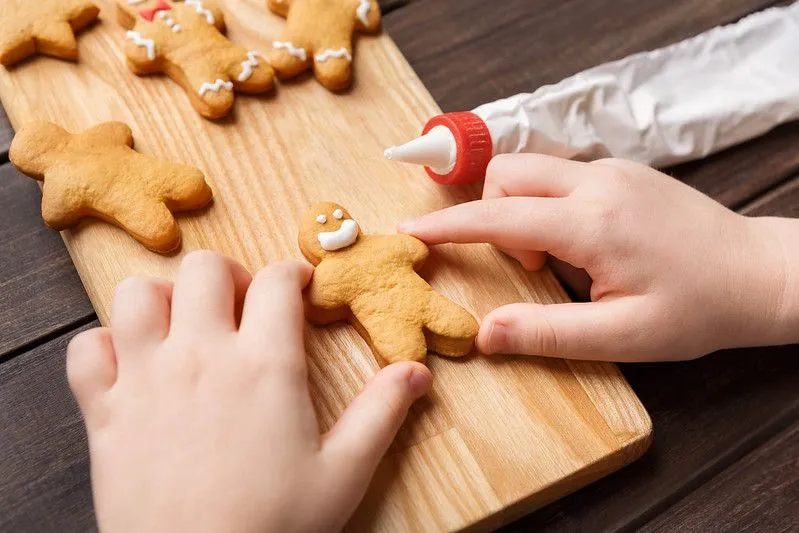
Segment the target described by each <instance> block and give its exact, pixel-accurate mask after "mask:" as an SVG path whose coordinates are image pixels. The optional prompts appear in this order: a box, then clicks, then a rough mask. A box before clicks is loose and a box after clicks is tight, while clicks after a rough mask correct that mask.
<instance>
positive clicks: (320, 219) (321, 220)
mask: <svg viewBox="0 0 799 533" xmlns="http://www.w3.org/2000/svg"><path fill="white" fill-rule="evenodd" d="M316 221H317V222H319V223H320V224H324V223H325V222H327V217H326V216H325V215H319V216H318V217H316Z"/></svg>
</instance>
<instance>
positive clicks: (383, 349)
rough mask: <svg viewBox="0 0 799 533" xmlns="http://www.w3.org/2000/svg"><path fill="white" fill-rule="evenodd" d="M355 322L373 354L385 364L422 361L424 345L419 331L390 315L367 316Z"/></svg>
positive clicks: (425, 345)
mask: <svg viewBox="0 0 799 533" xmlns="http://www.w3.org/2000/svg"><path fill="white" fill-rule="evenodd" d="M356 318H357V322H356V323H355V327H356V329H358V330H359V331H358V332H359V333H360V334H361V336H362V337H364V338H365V339H366V340H367V342H368V343H369V345H370V346H371V348H372V350H373V351H374V352H375V354H377V355H378V356H379V357H380V359H382V360H383V361H385V362H386V363H388V364H391V363H395V362H397V361H419V362H422V361H424V360H425V357H426V356H427V343H426V341H425V337H424V333H423V331H422V329H421V328H420V327H418V326H416V325H414V324H409V323H408V322H407V321H405V320H403V319H402V318H399V317H395V316H390V315H367V316H360V317H359V316H356Z"/></svg>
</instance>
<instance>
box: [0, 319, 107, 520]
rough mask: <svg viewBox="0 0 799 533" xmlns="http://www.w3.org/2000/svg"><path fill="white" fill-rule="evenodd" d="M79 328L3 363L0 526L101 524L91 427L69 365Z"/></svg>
mask: <svg viewBox="0 0 799 533" xmlns="http://www.w3.org/2000/svg"><path fill="white" fill-rule="evenodd" d="M96 325H97V322H95V323H93V324H90V325H89V326H96ZM89 326H86V327H89ZM81 329H85V327H84V328H81ZM75 333H76V332H72V333H70V334H68V335H63V336H61V337H57V338H56V339H54V340H52V341H50V342H48V343H46V344H43V345H41V346H38V347H36V348H35V349H34V350H31V351H29V352H27V353H24V354H21V355H19V356H18V357H15V358H14V359H11V360H10V361H7V362H5V363H4V364H2V365H0V427H2V428H3V430H2V431H0V450H2V452H0V472H2V476H0V509H2V512H0V531H41V532H49V531H53V532H54V531H58V532H63V533H71V532H75V533H79V532H87V531H95V530H96V526H95V523H94V510H93V507H92V495H91V486H90V482H89V450H88V446H87V444H86V432H85V430H84V427H83V420H82V418H81V416H80V412H79V411H78V406H77V405H76V404H75V401H74V400H73V398H72V394H71V393H70V391H69V386H68V385H67V380H66V367H65V365H64V353H65V350H66V347H67V342H68V341H69V339H70V338H71V337H72V335H74V334H75Z"/></svg>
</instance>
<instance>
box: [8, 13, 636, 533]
mask: <svg viewBox="0 0 799 533" xmlns="http://www.w3.org/2000/svg"><path fill="white" fill-rule="evenodd" d="M98 3H99V4H100V5H101V7H102V10H103V11H102V12H103V14H102V19H103V20H102V22H101V23H100V24H98V25H96V26H95V27H93V28H91V29H90V30H89V31H86V32H84V33H83V34H82V35H81V38H80V40H79V42H80V46H81V48H82V53H81V61H80V63H79V64H70V63H65V62H60V61H53V60H50V59H47V58H38V59H36V60H34V61H30V62H26V63H24V64H22V65H20V66H19V67H18V68H15V69H14V70H13V72H11V73H9V72H7V71H0V96H2V99H3V102H4V104H5V105H6V110H7V111H8V114H9V117H10V118H11V121H12V123H13V124H15V125H20V124H22V123H23V122H25V121H27V120H31V119H34V118H45V119H50V120H56V121H58V122H59V123H61V124H62V125H63V126H65V127H67V128H71V129H73V130H76V129H82V128H85V127H87V126H91V125H93V124H95V123H97V122H100V121H104V120H110V119H121V120H124V121H125V122H127V123H129V124H130V125H131V127H132V128H133V130H134V134H135V137H136V141H137V146H138V147H139V149H140V150H142V151H143V152H146V153H150V154H154V155H156V156H160V157H163V158H166V159H169V160H173V161H183V162H191V163H192V164H195V165H197V166H198V167H200V168H201V169H202V170H203V171H204V172H205V173H206V175H207V176H208V179H209V182H210V184H211V186H212V188H213V189H214V191H215V201H214V203H213V205H212V206H211V207H210V208H209V209H208V210H207V211H205V212H203V213H201V214H199V215H196V216H192V217H183V218H182V219H181V227H182V230H183V236H184V246H183V250H182V252H186V251H189V250H192V249H196V248H213V249H216V250H219V251H221V252H223V253H225V254H227V255H230V256H233V257H235V258H237V259H239V260H240V261H242V262H243V263H244V264H245V265H246V266H247V267H249V268H250V269H251V270H255V269H257V268H258V267H260V266H263V265H264V264H265V263H267V262H269V261H272V260H275V259H278V258H285V257H300V253H299V250H298V249H297V245H296V235H297V221H298V219H299V217H300V215H301V214H302V213H303V212H304V211H305V209H306V208H307V206H308V205H310V204H311V203H313V202H315V201H318V200H323V199H333V200H337V201H339V202H340V203H342V204H344V205H345V206H347V207H348V208H349V209H350V211H351V212H352V214H353V215H354V216H355V218H357V219H358V220H359V222H360V223H361V225H362V226H363V228H364V229H366V230H368V231H370V232H393V229H394V226H395V224H396V222H397V220H399V219H401V218H404V217H406V216H411V215H416V214H421V213H424V212H427V211H430V210H432V209H435V208H438V207H442V206H444V205H448V204H451V203H453V202H455V201H459V200H463V199H466V198H469V197H473V196H474V195H476V194H477V192H478V191H477V189H476V188H472V189H469V190H461V191H456V190H453V189H447V188H442V187H439V186H437V185H435V184H434V183H433V182H432V181H431V180H429V179H428V178H427V177H426V176H425V175H424V173H423V172H422V171H421V170H419V169H410V168H408V167H399V166H397V165H394V164H391V163H390V162H388V161H385V160H384V158H383V157H382V149H383V147H385V146H387V145H388V144H391V143H392V142H394V141H395V140H396V139H402V138H407V137H408V136H410V135H412V134H413V133H414V132H416V131H418V129H419V128H420V127H421V124H422V123H423V121H424V120H425V118H426V117H427V116H429V115H431V114H435V113H437V112H439V109H438V108H437V107H436V106H435V104H434V103H433V101H432V99H431V97H430V95H429V94H428V93H427V91H425V90H424V88H423V87H422V86H421V84H420V83H419V81H418V79H417V78H416V76H415V74H414V73H413V71H412V70H410V68H409V67H408V65H407V63H406V62H405V60H404V59H403V58H402V56H401V55H400V54H399V52H398V50H397V49H396V47H395V46H394V44H393V42H392V41H391V39H390V38H389V37H388V36H387V35H382V36H380V37H377V38H371V37H363V38H360V39H359V40H358V49H357V53H356V60H355V71H356V80H357V81H356V85H355V87H354V88H353V90H352V91H350V92H348V93H347V94H345V95H332V94H330V93H328V92H327V91H326V90H324V89H323V88H322V87H321V86H320V85H319V84H317V83H315V82H314V81H313V80H306V81H305V82H297V83H290V84H289V83H287V84H284V85H283V86H282V87H281V88H280V89H279V91H278V93H279V94H278V95H277V96H276V97H273V98H247V97H244V96H238V97H237V103H236V111H235V114H234V116H232V117H231V118H229V119H228V120H225V121H222V122H219V123H213V122H209V121H206V120H203V119H201V118H200V117H199V116H197V114H196V113H195V112H194V111H193V110H192V109H191V107H190V106H189V105H188V103H187V102H186V97H185V95H184V94H183V92H182V91H181V90H180V89H179V88H178V87H177V86H176V85H175V84H174V83H172V82H171V81H169V80H165V79H163V78H159V77H149V78H141V79H139V78H136V77H134V76H133V75H131V73H130V72H128V71H127V69H126V68H125V65H124V61H123V59H122V52H121V44H122V42H123V33H124V32H123V31H122V29H121V28H119V27H118V26H116V24H115V23H114V22H113V21H111V20H110V19H109V18H110V13H112V12H113V9H112V5H113V2H112V1H111V0H103V1H101V2H98ZM225 6H226V9H227V15H228V16H227V22H228V27H229V33H230V36H231V37H232V40H234V41H236V42H240V43H243V44H244V45H246V46H247V47H248V48H249V49H261V50H263V49H264V47H265V46H268V44H266V43H270V42H271V41H272V40H273V39H274V38H276V37H277V36H278V35H279V32H280V31H281V30H282V28H283V25H284V21H283V20H282V19H280V18H279V17H276V16H274V15H271V14H269V13H268V12H267V11H266V9H265V8H264V6H263V2H262V1H261V0H231V1H229V2H227V3H226V4H225ZM403 9H406V8H403ZM76 101H89V102H91V103H92V105H91V106H77V105H74V102H76ZM154 116H157V117H158V118H157V119H155V118H153V117H154ZM320 117H323V119H320ZM354 139H357V140H358V142H353V140H354ZM387 199H388V201H387ZM392 199H401V201H394V200H392ZM65 239H66V241H67V245H68V247H69V248H70V251H71V254H72V257H73V260H74V261H75V263H76V265H77V268H78V271H79V272H80V274H81V277H82V279H83V281H84V284H85V285H86V286H87V288H88V294H89V296H90V298H91V299H92V302H93V304H94V307H95V308H96V309H97V311H98V315H99V316H100V319H101V321H103V322H106V321H107V318H108V308H109V304H110V298H111V294H112V292H113V288H114V286H115V284H116V283H117V282H118V281H119V280H121V279H122V278H123V277H125V276H126V275H130V274H136V273H147V274H152V275H164V276H167V277H171V275H172V274H173V273H174V271H175V269H176V267H177V265H178V263H179V261H180V258H181V254H175V255H173V256H169V257H162V256H159V255H156V254H152V253H149V252H147V251H145V250H144V249H143V248H142V247H141V246H140V245H138V244H136V243H135V242H134V241H132V239H130V238H128V237H127V236H126V235H124V234H122V232H121V231H119V230H117V229H116V228H113V227H111V226H109V225H107V224H101V223H92V222H87V223H84V224H81V226H80V227H79V228H78V229H77V230H76V231H73V232H68V233H66V234H65ZM433 256H434V257H433V259H432V261H431V264H430V265H429V267H428V268H427V269H426V274H427V275H428V277H429V279H430V280H431V283H432V284H433V285H434V286H435V287H436V288H438V289H439V290H441V291H442V292H444V293H445V294H447V295H449V296H450V297H452V298H453V299H454V300H456V301H458V302H460V303H462V304H463V305H465V306H466V307H467V308H469V309H470V310H472V311H473V312H474V313H475V314H476V315H477V316H483V315H484V314H485V313H486V312H487V311H488V310H490V309H492V308H494V307H496V306H497V305H500V304H502V303H506V302H511V301H519V300H535V301H541V302H555V301H563V298H564V295H563V292H562V290H561V289H560V287H559V286H558V285H557V283H556V282H555V280H554V278H553V277H552V276H551V274H549V273H548V272H544V273H541V274H535V275H527V274H525V273H524V272H522V270H521V269H520V268H519V267H518V265H516V264H515V263H514V262H512V261H511V260H509V259H507V258H506V257H504V256H502V255H501V254H499V253H497V252H496V251H494V250H491V249H490V248H489V247H487V246H474V247H454V246H449V247H440V248H438V249H437V250H435V252H434V254H433ZM307 344H308V347H309V352H310V355H311V358H312V359H313V364H312V365H311V366H312V369H313V370H312V373H311V382H312V384H313V386H314V390H315V395H316V405H317V407H318V408H319V412H320V419H321V422H322V425H323V426H325V427H327V426H330V425H331V424H332V422H333V420H334V419H335V418H336V417H337V415H338V414H339V413H340V412H341V410H342V409H343V406H344V404H345V403H347V402H348V401H349V400H350V399H351V398H352V397H354V395H355V394H356V393H357V392H358V390H359V389H360V387H361V385H362V383H363V382H364V381H365V379H366V378H367V377H369V376H370V375H372V374H373V373H374V372H375V370H376V363H375V361H374V358H373V357H372V355H371V353H370V351H369V350H368V348H367V347H366V345H365V343H364V342H363V341H362V340H361V339H360V337H358V336H357V335H356V334H355V333H354V331H353V330H352V329H351V328H348V327H338V328H335V327H334V328H319V329H312V330H311V332H310V334H309V336H308V339H307ZM430 364H431V368H432V369H433V372H434V373H435V374H436V377H437V380H436V390H435V391H434V393H433V396H432V399H431V401H430V407H429V409H426V410H424V411H421V412H419V413H417V414H416V416H414V417H412V421H411V423H410V429H409V430H408V431H407V436H408V439H407V442H408V443H409V446H408V447H404V448H401V449H399V450H397V451H396V452H395V455H394V456H393V459H392V460H393V461H395V462H396V463H398V464H400V465H403V466H402V467H401V468H399V469H397V468H394V469H386V470H385V472H388V473H387V474H386V475H389V476H392V475H396V476H399V479H402V480H403V482H402V483H390V481H391V480H390V479H378V480H377V482H376V483H377V485H378V486H388V490H387V492H386V493H385V494H383V493H380V496H381V497H380V498H379V500H378V502H379V504H378V505H375V506H371V507H370V508H368V509H366V510H365V511H364V512H363V513H360V514H359V515H358V517H359V518H358V519H356V522H355V523H353V524H351V526H352V527H353V528H355V529H378V530H379V529H390V528H391V527H392V526H393V525H395V524H400V523H408V524H411V525H417V526H418V528H423V525H424V524H426V523H429V521H430V520H435V521H436V523H441V524H446V525H447V527H452V528H453V529H457V528H460V527H464V526H468V525H470V524H472V523H474V522H475V521H478V520H479V521H486V520H493V518H492V517H491V516H489V514H493V515H497V513H498V512H499V509H500V508H501V507H504V506H507V505H509V504H511V503H513V504H514V505H515V507H514V511H513V512H514V513H521V512H524V511H528V510H530V509H532V508H535V507H538V506H540V505H542V504H544V503H545V502H547V501H549V500H551V499H553V498H555V497H557V496H558V495H559V494H562V493H563V492H565V491H569V490H573V489H574V488H575V487H576V486H578V485H581V484H584V483H587V482H589V481H590V480H592V479H595V478H596V477H598V476H600V475H602V474H604V473H607V472H608V471H610V470H613V469H616V468H618V467H620V466H621V465H622V464H624V463H626V462H629V461H631V460H632V459H633V458H635V457H637V456H638V455H639V454H640V453H641V452H642V451H643V449H644V448H645V447H646V444H647V443H648V439H649V430H650V427H649V420H648V417H647V415H646V413H645V412H644V410H643V408H642V407H641V405H640V403H639V402H638V401H637V399H636V398H635V397H634V395H633V394H632V393H631V391H630V389H629V387H628V386H627V385H626V383H625V382H624V381H623V379H622V378H621V376H620V374H619V373H618V370H617V369H616V368H615V367H614V366H613V365H609V364H590V363H585V364H579V363H564V362H562V361H535V360H530V359H526V360H521V359H519V360H514V361H506V362H503V363H502V364H497V363H495V362H494V361H491V360H488V359H485V358H479V357H475V358H472V359H466V360H464V361H459V362H455V361H450V360H445V359H441V358H434V359H433V360H431V362H430ZM578 413H579V416H577V415H578ZM450 430H455V431H456V432H457V436H458V439H460V440H461V441H462V442H463V443H464V446H462V447H455V448H453V449H454V450H456V451H457V453H458V454H461V455H459V457H458V460H459V461H460V462H462V463H463V464H469V463H470V461H471V459H470V458H473V459H474V462H476V464H477V465H478V467H479V469H480V471H481V472H483V475H484V476H485V478H484V479H483V478H481V476H477V475H474V476H467V477H464V479H467V480H475V482H476V483H477V482H479V483H480V485H481V487H483V486H484V485H486V484H487V485H488V486H490V487H491V489H492V491H493V493H494V494H495V495H496V498H497V499H498V500H499V501H500V502H501V504H500V506H495V505H483V503H480V505H478V504H477V503H475V506H473V507H470V508H469V509H468V512H460V511H459V509H460V507H459V505H460V504H459V503H458V501H456V500H458V498H459V496H458V494H456V493H453V492H451V491H447V492H440V491H441V490H442V488H443V487H445V485H442V484H441V483H439V482H438V480H437V479H436V477H435V472H437V471H440V469H441V468H442V467H443V465H442V464H441V461H442V457H445V454H443V453H437V454H431V457H432V459H431V460H432V461H433V463H434V465H433V466H434V467H435V468H428V469H419V468H418V467H416V466H414V465H415V464H417V463H415V462H414V461H413V460H412V457H413V454H414V452H413V449H414V447H415V446H419V445H420V444H421V443H422V442H425V443H427V442H428V441H429V442H430V444H433V445H437V446H445V445H446V444H447V443H448V442H449V441H448V440H447V439H443V438H442V439H439V440H435V439H432V440H431V438H430V437H435V436H436V435H442V434H444V433H445V432H449V431H450ZM430 432H432V435H430V436H429V437H428V438H427V439H425V440H419V439H415V438H414V436H415V435H418V434H425V435H429V433H430ZM447 434H449V433H447ZM436 443H439V444H436ZM459 450H460V451H459ZM530 450H536V453H535V454H532V453H530ZM542 457H546V458H547V459H546V460H545V461H542V460H541V458H542ZM413 487H424V488H425V489H426V491H427V493H428V494H430V495H431V497H434V498H436V500H437V501H440V502H448V504H447V505H443V504H442V505H439V506H435V507H434V508H432V509H430V512H433V513H441V514H440V515H436V516H430V515H428V514H420V512H421V511H420V509H421V508H420V507H418V506H414V505H412V504H411V502H412V501H414V500H416V499H417V492H416V491H414V490H412V488H413ZM473 488H474V490H475V491H476V492H477V493H481V494H482V493H483V491H482V488H480V487H473ZM402 501H405V502H407V505H397V502H402ZM473 501H474V502H484V500H482V499H474V500H473ZM364 513H365V514H364ZM486 513H489V514H486ZM370 515H371V516H373V517H379V520H370V519H369V518H368V517H369V516H370ZM508 516H509V515H508ZM503 518H505V516H504V515H503V516H499V517H498V518H497V519H496V520H500V519H503Z"/></svg>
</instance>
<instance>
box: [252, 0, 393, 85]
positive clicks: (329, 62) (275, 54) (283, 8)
mask: <svg viewBox="0 0 799 533" xmlns="http://www.w3.org/2000/svg"><path fill="white" fill-rule="evenodd" d="M267 5H268V6H269V9H271V10H272V11H274V12H275V13H277V14H278V15H282V16H284V17H286V19H287V20H286V28H285V30H284V31H283V34H282V35H281V36H280V38H279V39H278V40H276V41H274V42H273V43H272V54H271V55H270V61H271V62H272V66H274V67H275V70H276V71H277V73H278V76H280V77H281V78H291V77H294V76H296V75H298V74H300V73H301V72H304V71H306V70H308V69H309V68H313V71H314V74H315V75H316V79H318V80H319V82H320V83H321V84H322V85H324V86H325V87H327V88H328V89H330V90H332V91H337V90H341V89H346V88H347V87H349V86H350V84H351V83H352V36H353V33H354V32H355V31H364V32H376V31H378V30H379V29H380V6H379V5H378V3H377V1H376V0H267Z"/></svg>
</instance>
